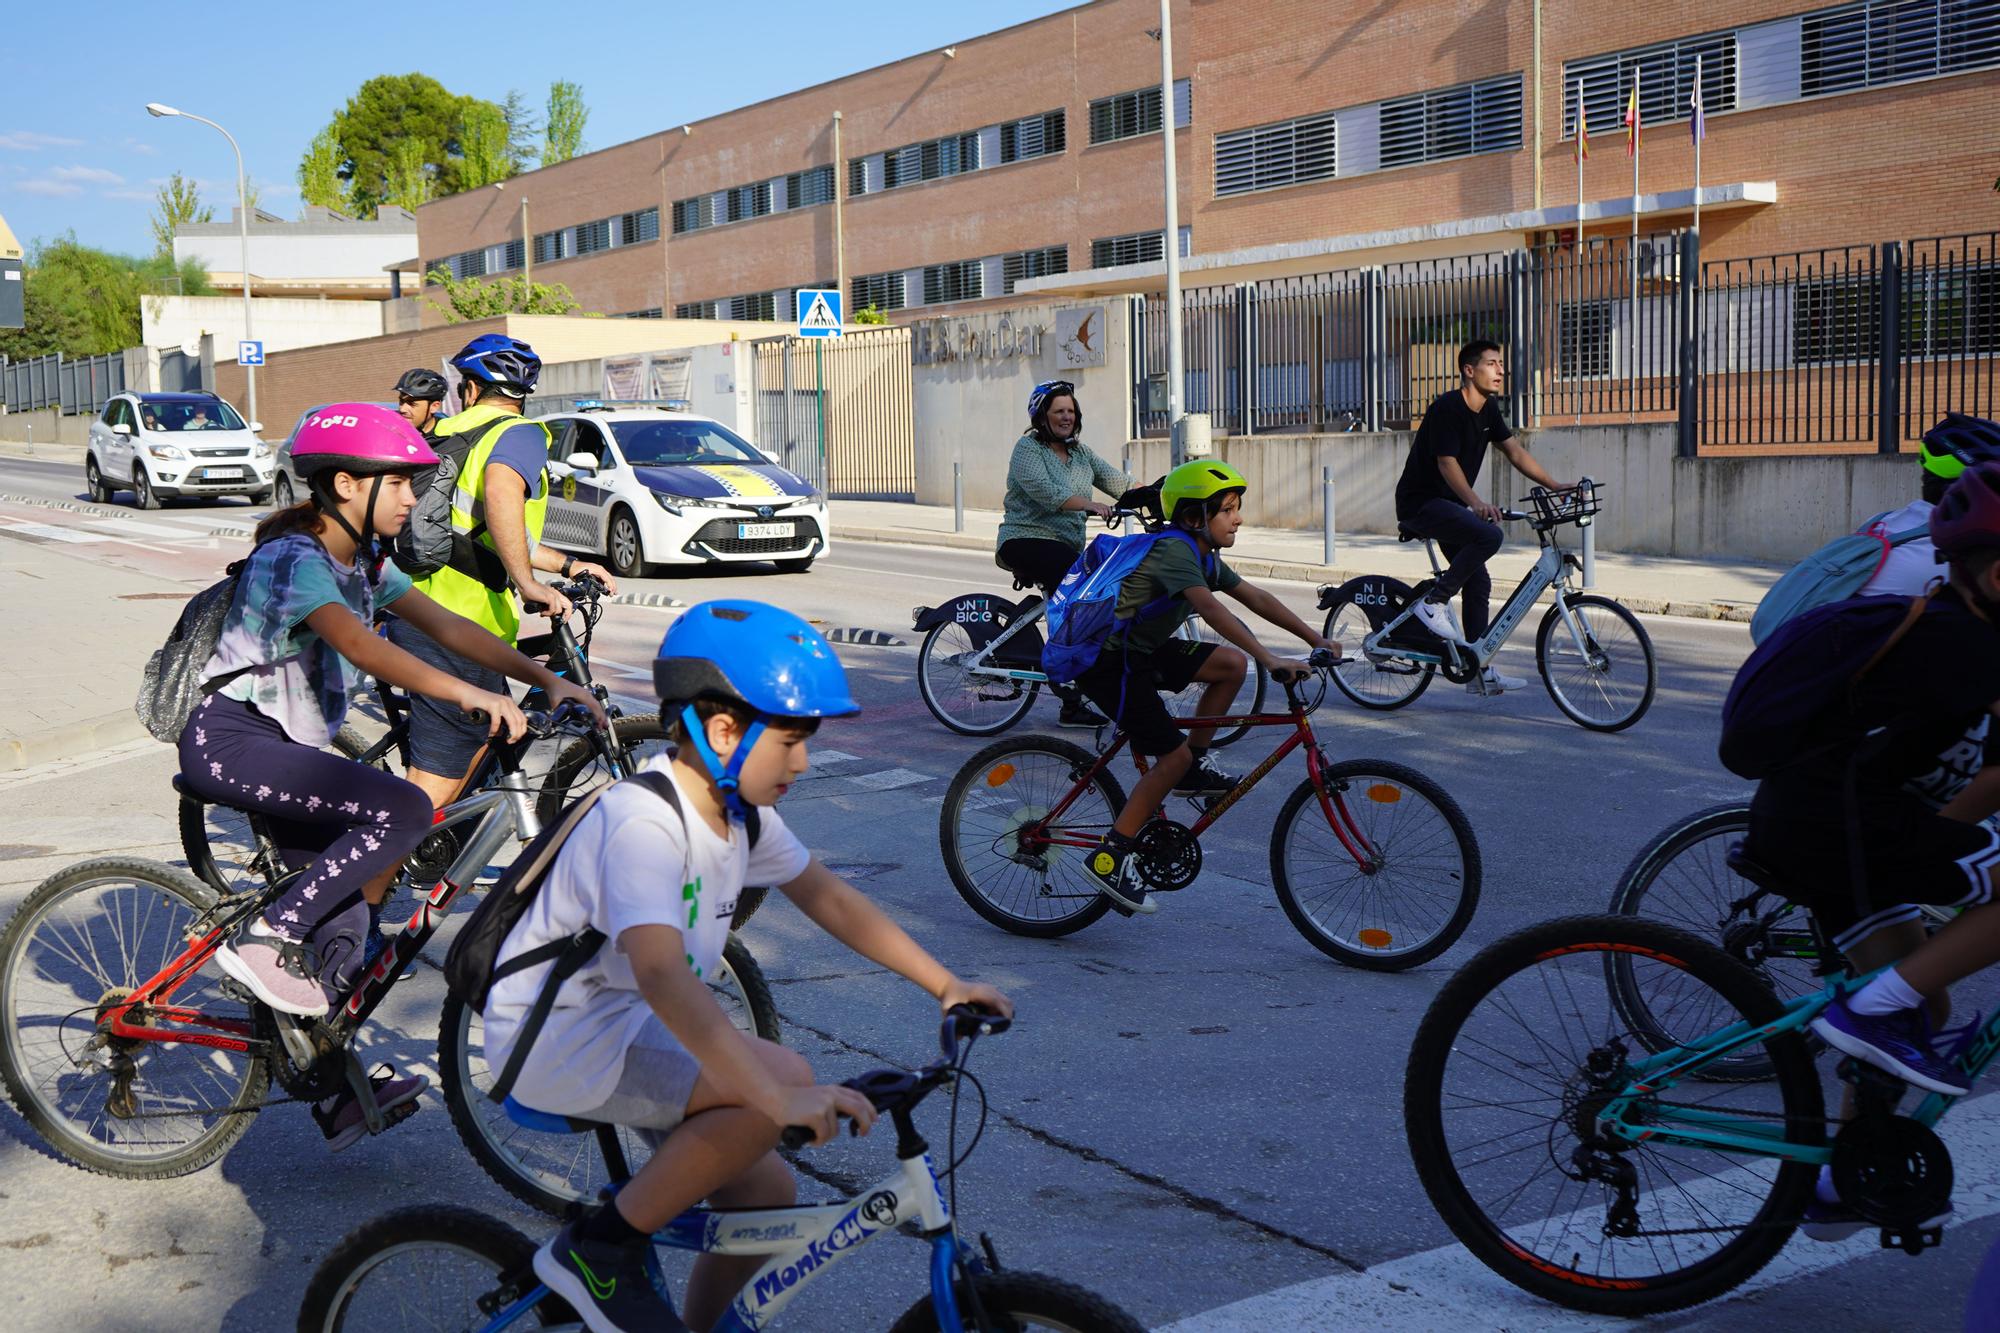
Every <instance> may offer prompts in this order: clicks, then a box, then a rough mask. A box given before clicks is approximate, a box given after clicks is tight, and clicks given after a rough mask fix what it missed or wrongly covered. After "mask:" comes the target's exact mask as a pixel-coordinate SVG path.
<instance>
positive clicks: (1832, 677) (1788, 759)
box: [1716, 597, 1930, 778]
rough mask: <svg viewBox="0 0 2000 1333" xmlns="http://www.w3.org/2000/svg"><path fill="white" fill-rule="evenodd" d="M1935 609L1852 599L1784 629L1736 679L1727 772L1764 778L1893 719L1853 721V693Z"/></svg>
mask: <svg viewBox="0 0 2000 1333" xmlns="http://www.w3.org/2000/svg"><path fill="white" fill-rule="evenodd" d="M1929 605H1930V600H1929V599H1928V598H1925V597H1851V598H1848V599H1847V600H1846V601H1842V602H1832V603H1829V604H1828V605H1826V606H1816V607H1814V608H1812V609H1811V610H1809V611H1805V612H1802V613H1800V614H1799V615H1797V616H1794V617H1793V618H1792V619H1790V620H1787V621H1786V622H1785V623H1784V624H1783V625H1780V626H1779V627H1778V629H1777V632H1776V633H1774V634H1772V635H1771V637H1770V638H1768V639H1766V640H1764V642H1763V643H1761V644H1759V645H1758V646H1757V650H1756V651H1755V652H1753V653H1751V654H1750V658H1749V660H1748V661H1746V662H1744V664H1743V666H1742V668H1741V669H1740V670H1738V671H1737V673H1736V680H1735V681H1734V683H1732V684H1731V685H1730V687H1729V697H1728V698H1727V699H1725V700H1724V701H1723V704H1722V740H1721V743H1720V744H1718V745H1717V746H1716V753H1717V757H1719V758H1720V759H1721V760H1722V766H1723V767H1724V768H1726V769H1728V770H1729V771H1730V772H1732V773H1735V774H1737V775H1738V776H1740V777H1746V778H1765V777H1769V776H1770V775H1771V774H1773V773H1776V772H1778V771H1779V770H1781V769H1786V768H1790V767H1792V766H1794V765H1796V764H1799V763H1802V762H1804V761H1806V760H1810V759H1814V758H1816V757H1820V756H1822V755H1827V754H1830V753H1831V752H1832V751H1834V750H1837V749H1839V748H1841V747H1842V746H1844V745H1851V744H1853V743H1855V742H1858V741H1859V740H1861V739H1862V738H1863V737H1864V736H1865V735H1867V734H1868V733H1869V732H1870V731H1872V730H1874V729H1875V727H1877V726H1881V725H1886V724H1887V723H1888V722H1890V721H1891V719H1875V720H1873V721H1871V720H1869V719H1866V718H1855V717H1853V716H1852V713H1853V708H1854V688H1855V686H1857V685H1859V684H1860V683H1861V679H1862V677H1864V676H1866V675H1867V674H1868V673H1869V672H1870V671H1872V670H1874V668H1875V666H1876V664H1877V663H1879V662H1880V661H1881V660H1882V659H1883V658H1884V657H1886V656H1888V654H1889V650H1890V649H1891V648H1894V647H1895V646H1896V644H1897V643H1898V642H1899V641H1900V640H1901V639H1902V637H1903V636H1904V635H1905V634H1908V633H1909V632H1910V628H1911V627H1912V626H1913V625H1915V624H1916V623H1917V619H1918V617H1919V616H1921V615H1922V614H1923V613H1924V609H1925V608H1926V607H1928V606H1929Z"/></svg>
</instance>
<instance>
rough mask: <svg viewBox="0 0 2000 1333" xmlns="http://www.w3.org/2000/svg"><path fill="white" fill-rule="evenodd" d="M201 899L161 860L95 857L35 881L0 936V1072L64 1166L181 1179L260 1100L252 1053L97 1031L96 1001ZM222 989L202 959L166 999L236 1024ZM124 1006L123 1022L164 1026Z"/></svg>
mask: <svg viewBox="0 0 2000 1333" xmlns="http://www.w3.org/2000/svg"><path fill="white" fill-rule="evenodd" d="M215 902H216V895H215V893H214V891H213V890H212V889H210V888H209V887H208V886H207V885H205V884H203V883H201V881H199V880H197V879H195V878H193V877H192V876H190V875H186V874H183V873H181V872H180V871H178V870H175V869H173V868H172V867H169V866H163V865H158V864H155V863H154V862H151V861H140V860H134V859H130V858H122V857H108V858H105V859H103V860H97V861H85V862H83V863H82V864H80V865H74V866H71V867H70V868H69V869H67V870H63V871H59V872H57V873H56V874H54V875H51V876H50V877H49V878H48V879H45V880H43V881H42V883H41V884H40V885H39V886H38V887H37V888H36V889H35V891H34V892H33V893H31V894H29V895H28V898H27V901H25V902H23V903H22V904H21V906H20V908H19V910H17V911H16V912H15V913H14V916H13V919H12V920H10V921H9V922H8V923H7V927H6V929H5V930H4V931H0V1079H4V1081H5V1083H6V1085H7V1093H8V1096H10V1097H11V1098H12V1099H13V1101H14V1105H15V1107H16V1109H18V1110H19V1111H20V1113H21V1115H22V1116H23V1117H24V1118H26V1120H27V1121H28V1123H29V1124H31V1125H33V1126H34V1127H35V1130H36V1132H38V1133H39V1134H41V1136H42V1137H43V1138H44V1139H45V1140H47V1142H48V1144H49V1146H50V1147H51V1148H54V1149H55V1150H56V1151H57V1152H59V1153H61V1154H62V1155H63V1156H64V1157H66V1158H68V1159H69V1160H70V1161H72V1162H74V1163H76V1164H77V1165H78V1166H81V1167H86V1168H88V1169H89V1170H92V1171H98V1172H102V1173H103V1174H105V1175H110V1176H125V1177H128V1178H131V1179H154V1178H160V1177H167V1176H183V1175H186V1174H187V1173H189V1172H190V1171H196V1170H199V1169H200V1168H202V1167H204V1166H206V1165H208V1164H209V1163H210V1162H212V1161H214V1160H215V1159H216V1158H218V1157H220V1156H221V1155H222V1154H223V1153H224V1152H225V1151H227V1150H228V1148H229V1145H230V1144H231V1143H233V1142H235V1141H236V1139H237V1137H238V1136H239V1135H241V1134H242V1133H243V1131H244V1130H246V1129H248V1128H249V1127H250V1118H251V1114H252V1113H254V1112H255V1111H256V1110H257V1108H258V1107H259V1106H260V1105H261V1104H262V1102H263V1100H264V1091H265V1089H266V1088H267V1087H268V1086H269V1083H270V1071H269V1070H268V1069H267V1068H266V1067H265V1064H264V1061H263V1060H262V1059H261V1058H259V1057H257V1056H255V1055H252V1054H249V1053H247V1052H240V1051H224V1050H212V1049H209V1048H206V1047H203V1046H198V1045H194V1044H192V1043H178V1042H176V1043H166V1042H152V1041H131V1040H124V1039H119V1038H113V1037H111V1036H110V1035H109V1034H108V1033H106V1034H104V1035H103V1036H102V1037H101V1038H100V1036H99V1033H98V1030H97V1014H98V1011H99V1009H100V1007H101V1006H102V1005H103V1004H104V1003H105V1002H106V1001H107V1000H110V999H113V998H117V997H122V996H125V995H128V994H130V993H131V991H132V990H133V989H135V988H136V987H138V986H139V985H140V984H142V983H144V982H145V981H147V980H149V979H151V978H152V977H153V976H155V975H156V974H157V973H158V972H159V971H160V970H161V969H162V968H163V967H165V966H166V965H167V964H168V963H170V962H172V961H173V960H174V958H175V957H176V956H178V955H179V954H180V953H181V951H182V950H184V949H186V948H187V945H188V931H189V930H190V928H191V927H193V926H194V924H195V923H196V922H197V921H198V920H200V919H201V918H202V917H203V915H204V914H205V913H206V912H207V911H208V910H209V909H210V908H211V907H212V906H214V905H215ZM223 984H224V979H223V976H222V974H221V972H220V971H219V970H217V969H216V968H214V967H213V966H210V965H204V966H203V968H202V969H201V970H200V971H199V972H197V973H196V974H195V975H194V976H192V977H189V978H188V979H187V980H186V981H184V982H182V983H181V984H180V986H179V987H178V988H176V989H175V991H174V992H173V1004H174V1005H175V1006H176V1007H178V1008H185V1009H190V1010H195V1011H198V1012H199V1013H200V1014H201V1015H202V1016H203V1017H204V1018H207V1019H210V1020H218V1021H222V1022H229V1023H235V1024H240V1025H242V1028H241V1030H243V1031H247V1030H248V1028H249V1024H250V1021H251V1006H250V1005H249V1003H248V1002H246V1001H243V1000H239V999H233V998H231V996H230V995H228V994H226V993H224V991H223V989H222V988H223ZM128 1012H129V1014H130V1018H129V1019H128V1021H130V1022H132V1023H134V1024H135V1025H150V1024H158V1023H161V1022H164V1021H165V1020H163V1019H162V1018H160V1017H159V1016H157V1015H156V1014H154V1013H152V1012H150V1011H145V1012H142V1011H138V1010H132V1011H128ZM185 1030H187V1031H189V1032H190V1033H193V1032H196V1031H200V1030H202V1029H197V1028H195V1027H193V1026H192V1025H188V1026H187V1027H186V1028H185Z"/></svg>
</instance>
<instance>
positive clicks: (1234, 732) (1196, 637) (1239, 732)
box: [1160, 620, 1271, 748]
mask: <svg viewBox="0 0 2000 1333" xmlns="http://www.w3.org/2000/svg"><path fill="white" fill-rule="evenodd" d="M1174 637H1176V638H1181V639H1187V640H1189V641H1190V642H1193V643H1213V644H1220V643H1221V642H1222V640H1221V638H1219V637H1218V636H1217V635H1216V633H1215V631H1214V630H1212V629H1210V628H1209V627H1208V623H1207V622H1206V621H1202V620H1188V621H1186V622H1184V623H1183V624H1182V625H1181V627H1180V628H1179V629H1178V630H1176V631H1175V632H1174ZM1270 688H1271V673H1270V672H1268V671H1266V670H1264V664H1263V663H1262V662H1252V663H1250V669H1249V670H1248V671H1247V672H1245V673H1244V676H1243V686H1242V688H1240V689H1238V690H1237V691H1236V697H1235V698H1234V699H1232V700H1230V701H1229V703H1228V704H1226V705H1224V706H1223V708H1222V711H1221V712H1219V713H1213V714H1210V716H1212V717H1224V716H1227V715H1229V714H1231V713H1236V714H1242V713H1261V712H1263V711H1264V693H1265V691H1266V690H1268V689H1270ZM1207 690H1208V686H1206V685H1203V684H1202V683H1201V682H1199V681H1196V682H1194V683H1193V684H1191V685H1189V686H1188V687H1187V688H1186V689H1184V690H1182V691H1181V692H1180V693H1178V694H1162V695H1161V696H1160V697H1161V698H1162V699H1164V700H1165V701H1166V704H1167V711H1168V712H1169V713H1171V714H1173V716H1174V717H1176V718H1190V717H1194V716H1197V715H1198V714H1199V713H1200V712H1201V711H1202V710H1201V696H1202V695H1203V694H1204V693H1205V692H1206V691H1207ZM1249 730H1250V728H1249V727H1248V726H1247V725H1246V726H1240V727H1217V728H1216V729H1215V739H1213V740H1211V741H1210V742H1209V746H1210V747H1211V748H1219V747H1221V746H1224V745H1229V744H1231V743H1233V742H1235V741H1240V740H1242V739H1243V737H1244V736H1245V735H1246V734H1247V733H1248V732H1249Z"/></svg>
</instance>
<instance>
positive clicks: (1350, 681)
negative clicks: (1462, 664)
mask: <svg viewBox="0 0 2000 1333" xmlns="http://www.w3.org/2000/svg"><path fill="white" fill-rule="evenodd" d="M1374 632H1375V623H1374V621H1373V620H1371V619H1370V618H1369V615H1368V612H1367V611H1365V610H1364V609H1362V608H1361V607H1360V606H1358V605H1356V604H1355V601H1354V599H1353V598H1352V597H1343V598H1341V599H1340V600H1339V601H1337V602H1335V603H1334V604H1333V606H1332V608H1331V609H1330V610H1328V611H1327V613H1326V624H1325V626H1324V627H1323V628H1322V629H1321V630H1320V633H1321V634H1323V635H1325V636H1326V637H1327V638H1329V639H1332V640H1333V641H1334V642H1335V643H1337V644H1339V645H1340V646H1341V647H1342V648H1343V649H1346V650H1347V651H1345V652H1343V653H1342V655H1341V659H1340V665H1339V666H1337V667H1335V668H1334V670H1333V683H1334V684H1335V685H1336V686H1338V687H1339V689H1340V692H1341V693H1342V694H1344V695H1346V696H1347V697H1348V698H1350V699H1352V700H1353V701H1354V702H1355V703H1358V704H1360V705H1361V706H1362V707H1363V708H1372V709H1374V710H1375V711H1376V712H1381V713H1386V712H1388V711H1390V710H1391V709H1395V708H1401V707H1402V706H1403V705H1405V704H1409V703H1414V702H1415V701H1416V698H1417V696H1418V695H1420V694H1422V693H1423V692H1424V691H1425V690H1427V689H1429V688H1430V687H1431V677H1432V676H1435V675H1436V674H1437V668H1436V667H1434V666H1432V665H1430V664H1429V663H1428V662H1412V661H1410V660H1409V659H1408V658H1402V657H1385V658H1384V659H1383V660H1382V661H1380V662H1376V661H1371V660H1370V659H1369V657H1368V654H1366V653H1364V652H1362V651H1361V643H1362V640H1364V639H1366V638H1367V637H1368V636H1369V635H1370V634H1373V633H1374Z"/></svg>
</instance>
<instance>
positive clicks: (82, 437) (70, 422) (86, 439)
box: [0, 407, 97, 460]
mask: <svg viewBox="0 0 2000 1333" xmlns="http://www.w3.org/2000/svg"><path fill="white" fill-rule="evenodd" d="M96 419H97V418H96V417H95V416H94V415H93V414H90V413H79V414H78V415H76V416H68V417H66V416H63V415H62V414H61V413H59V412H57V411H56V409H55V408H53V407H43V408H38V409H36V410H35V411H33V412H4V413H0V440H6V441H8V442H9V443H15V444H25V443H26V442H28V441H29V440H30V439H32V440H33V441H34V443H35V447H36V448H37V449H40V448H41V447H42V446H43V445H48V446H49V447H50V448H51V449H53V448H55V447H57V446H65V447H68V448H72V449H82V448H83V447H84V446H85V445H87V444H89V443H90V423H91V422H93V421H95V420H96ZM76 457H77V458H78V459H79V460H80V459H81V458H82V455H81V454H78V455H76Z"/></svg>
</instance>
